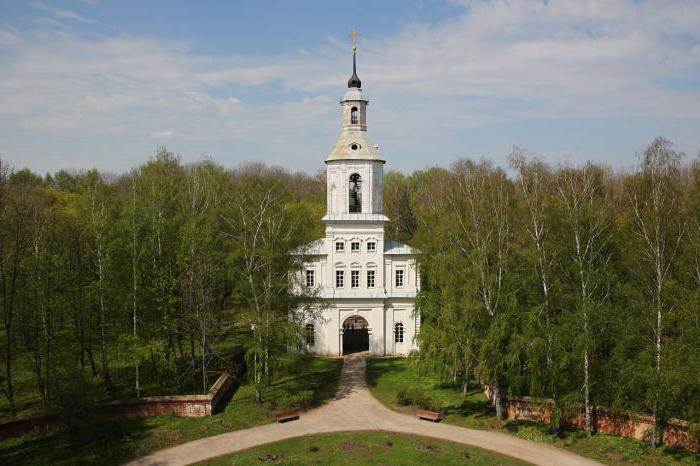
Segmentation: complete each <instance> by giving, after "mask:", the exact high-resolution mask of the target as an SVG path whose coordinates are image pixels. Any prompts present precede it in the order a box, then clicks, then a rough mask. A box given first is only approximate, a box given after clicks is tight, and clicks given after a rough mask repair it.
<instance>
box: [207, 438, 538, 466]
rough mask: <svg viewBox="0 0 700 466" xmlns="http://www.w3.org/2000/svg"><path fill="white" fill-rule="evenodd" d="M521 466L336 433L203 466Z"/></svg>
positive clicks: (462, 451)
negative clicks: (368, 465)
mask: <svg viewBox="0 0 700 466" xmlns="http://www.w3.org/2000/svg"><path fill="white" fill-rule="evenodd" d="M266 463H269V464H275V465H307V464H319V465H320V464H323V465H336V464H337V465H345V464H361V465H365V464H383V465H387V464H391V465H416V464H439V465H458V464H459V465H464V464H470V465H525V464H529V463H526V462H523V461H520V460H516V459H515V458H510V457H508V456H504V455H500V454H498V453H493V452H490V451H488V450H482V449H480V448H476V447H472V446H468V445H461V444H459V443H453V442H447V441H444V440H436V439H432V438H428V437H419V436H413V435H403V434H394V433H389V432H338V433H332V434H322V435H312V436H309V437H300V438H296V439H288V440H283V441H281V442H276V443H270V444H267V445H263V446H260V447H256V448H251V449H250V450H245V451H243V452H240V453H237V454H233V455H228V456H224V457H220V458H215V459H213V460H209V461H207V462H204V463H200V464H201V465H212V466H231V465H238V464H240V465H244V464H266Z"/></svg>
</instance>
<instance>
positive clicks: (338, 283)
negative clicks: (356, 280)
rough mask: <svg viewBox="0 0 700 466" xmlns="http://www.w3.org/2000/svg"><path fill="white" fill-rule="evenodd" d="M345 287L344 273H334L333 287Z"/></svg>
mask: <svg viewBox="0 0 700 466" xmlns="http://www.w3.org/2000/svg"><path fill="white" fill-rule="evenodd" d="M343 286H345V272H344V271H343V270H336V271H335V287H336V288H342V287H343Z"/></svg>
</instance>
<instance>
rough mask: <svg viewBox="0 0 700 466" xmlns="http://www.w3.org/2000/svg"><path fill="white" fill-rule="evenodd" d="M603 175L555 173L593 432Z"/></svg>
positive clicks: (603, 281) (605, 289) (604, 257)
mask: <svg viewBox="0 0 700 466" xmlns="http://www.w3.org/2000/svg"><path fill="white" fill-rule="evenodd" d="M602 175H603V173H602V171H601V170H599V169H597V168H595V167H593V166H592V165H591V164H587V165H584V166H583V167H581V168H578V169H571V168H563V169H561V170H560V171H559V176H558V179H557V189H558V191H559V197H560V200H561V202H562V205H563V210H564V214H565V218H566V224H567V227H568V231H569V238H570V240H569V244H570V247H569V248H567V249H568V254H567V256H568V258H569V260H570V261H571V263H572V264H571V265H572V266H573V270H574V276H575V277H576V278H575V279H574V280H572V281H573V282H575V283H576V285H577V286H576V287H577V288H578V299H576V300H575V302H576V306H575V309H576V312H575V313H574V315H575V322H577V323H578V325H577V327H578V330H577V331H575V334H576V335H578V338H576V340H578V341H579V342H580V343H579V344H578V345H577V346H579V347H580V348H581V352H582V356H583V393H584V412H585V428H586V432H587V433H588V435H591V434H592V433H593V429H594V425H593V405H592V402H591V385H592V383H593V381H592V375H591V364H592V361H591V358H592V355H593V353H594V349H593V348H594V347H595V341H596V340H597V338H599V336H600V333H599V332H598V331H596V330H594V325H595V321H596V314H599V313H600V312H601V309H602V308H603V306H604V305H605V303H606V301H607V299H608V296H609V293H610V284H609V283H608V281H607V280H608V277H607V276H606V275H607V271H606V267H607V263H608V261H609V259H610V255H609V253H608V251H607V248H606V246H607V239H606V236H607V234H608V215H609V214H608V212H609V205H608V202H609V201H608V196H607V193H606V192H605V188H604V187H603V179H602Z"/></svg>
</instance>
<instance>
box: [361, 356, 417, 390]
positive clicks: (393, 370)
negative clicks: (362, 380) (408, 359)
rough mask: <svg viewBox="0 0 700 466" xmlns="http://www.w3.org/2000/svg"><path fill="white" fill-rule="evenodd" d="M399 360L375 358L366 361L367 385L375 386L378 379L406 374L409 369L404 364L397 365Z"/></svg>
mask: <svg viewBox="0 0 700 466" xmlns="http://www.w3.org/2000/svg"><path fill="white" fill-rule="evenodd" d="M400 360H401V358H376V359H372V360H370V361H368V364H367V385H369V386H370V387H376V386H377V380H378V379H379V378H380V377H386V376H392V375H396V374H401V373H404V372H407V371H408V370H409V367H408V366H407V365H405V364H397V363H396V361H400Z"/></svg>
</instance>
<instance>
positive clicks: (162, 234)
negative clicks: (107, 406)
mask: <svg viewBox="0 0 700 466" xmlns="http://www.w3.org/2000/svg"><path fill="white" fill-rule="evenodd" d="M299 186H304V188H305V189H303V190H300V189H298V187H299ZM322 192H323V185H322V184H319V183H318V179H317V177H309V176H306V175H304V174H291V173H288V172H286V171H284V170H281V169H277V168H268V167H264V166H244V167H241V168H239V169H237V170H232V171H226V170H224V169H223V168H222V167H220V166H218V165H216V164H214V163H212V162H210V161H202V162H199V163H196V164H192V165H187V166H186V165H183V164H182V163H181V161H180V159H179V157H178V156H176V155H174V154H173V153H171V152H168V151H167V150H166V149H164V148H163V149H159V150H158V152H157V154H156V155H155V156H154V157H153V158H152V159H151V160H150V161H149V162H148V163H146V164H144V165H142V166H140V167H138V168H136V169H134V170H133V171H132V172H131V173H128V174H125V175H122V176H117V177H108V176H104V175H102V174H100V173H98V172H97V171H94V170H93V171H87V172H69V171H60V172H58V173H55V174H53V175H48V176H46V178H45V179H44V178H42V177H39V176H37V175H34V174H33V173H31V172H30V171H29V170H20V171H12V170H11V169H9V168H8V167H6V166H4V165H2V164H1V163H0V212H1V213H2V215H1V216H0V294H2V296H1V297H0V298H1V299H0V311H1V315H0V317H1V318H2V319H1V320H2V321H3V322H4V324H5V325H3V327H2V328H0V348H2V351H0V361H1V362H2V373H1V374H0V388H1V389H2V395H3V398H4V399H3V402H1V403H0V409H3V411H4V412H5V414H6V415H7V414H9V415H13V414H15V413H17V411H18V410H26V409H28V408H30V409H31V410H32V411H33V412H36V411H42V410H43V411H52V412H53V411H57V410H59V411H60V410H64V409H65V410H73V409H74V408H75V407H76V405H79V404H80V397H79V391H78V389H77V385H80V384H84V385H85V390H86V393H85V395H86V396H85V397H84V399H83V401H84V402H85V403H87V404H89V403H92V402H97V401H105V400H108V399H111V398H119V397H132V396H136V395H140V396H144V395H162V394H172V393H178V392H181V391H187V392H195V393H196V392H200V393H204V392H206V391H207V390H208V388H209V385H210V384H211V383H212V382H213V378H215V377H216V374H218V373H219V372H220V371H221V370H223V369H225V368H228V367H232V366H235V365H236V364H237V363H240V362H241V358H242V355H245V354H247V355H249V356H250V358H249V359H250V361H249V367H250V368H252V369H254V371H259V372H260V371H262V372H264V373H265V377H264V378H259V379H258V384H257V385H258V392H260V391H261V389H262V387H263V386H269V385H271V384H272V383H273V382H274V381H275V379H276V378H277V375H276V373H277V371H279V373H280V374H283V373H284V369H283V368H282V367H281V366H282V363H281V361H280V360H281V358H282V357H283V356H284V355H286V354H287V353H288V352H289V351H290V349H294V348H295V347H296V346H298V345H296V344H295V342H296V341H299V342H301V337H302V335H301V334H300V333H299V332H298V329H297V326H296V323H295V322H290V320H289V319H288V316H289V311H290V309H292V308H293V307H294V306H296V305H297V304H299V303H303V302H310V301H311V298H310V297H308V296H304V295H300V294H299V293H297V292H295V291H293V290H294V287H293V286H292V283H291V281H290V277H291V276H292V272H293V271H294V270H296V269H297V268H298V266H299V264H300V262H301V257H300V256H295V255H292V254H290V253H291V252H292V251H294V250H295V249H296V248H298V247H299V246H300V245H303V244H306V243H309V242H310V241H311V240H313V239H316V238H317V237H318V236H320V234H321V232H320V226H321V222H319V221H318V220H319V219H320V217H321V216H322V212H323V205H322V202H323V199H324V196H323V195H322ZM254 224H255V225H256V227H257V226H259V227H260V228H253V227H252V225H254ZM256 231H258V232H259V233H260V234H259V235H258V238H256V239H255V241H254V245H253V241H252V239H253V235H255V234H256ZM253 328H254V329H255V330H253ZM241 349H242V350H243V351H241ZM255 355H258V356H259V357H258V358H257V362H258V364H259V365H258V366H256V365H255V364H252V362H253V361H254V360H256V358H255ZM261 355H264V356H261ZM137 374H138V377H137ZM137 387H138V388H137ZM93 389H94V390H93ZM93 391H94V393H93Z"/></svg>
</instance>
